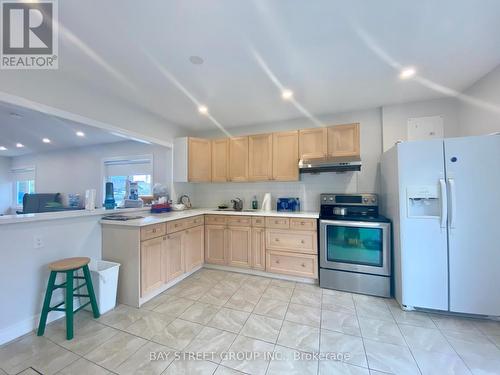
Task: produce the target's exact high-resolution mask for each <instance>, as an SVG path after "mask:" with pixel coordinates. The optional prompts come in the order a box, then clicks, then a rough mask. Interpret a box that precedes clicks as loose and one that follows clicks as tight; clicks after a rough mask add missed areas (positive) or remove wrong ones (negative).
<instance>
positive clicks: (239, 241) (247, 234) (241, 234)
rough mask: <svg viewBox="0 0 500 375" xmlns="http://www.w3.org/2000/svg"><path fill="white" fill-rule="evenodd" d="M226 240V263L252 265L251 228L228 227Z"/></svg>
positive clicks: (243, 265)
mask: <svg viewBox="0 0 500 375" xmlns="http://www.w3.org/2000/svg"><path fill="white" fill-rule="evenodd" d="M226 235H227V240H226V249H227V251H226V253H227V265H228V266H235V267H245V268H249V267H251V266H252V228H251V227H228V228H227V232H226Z"/></svg>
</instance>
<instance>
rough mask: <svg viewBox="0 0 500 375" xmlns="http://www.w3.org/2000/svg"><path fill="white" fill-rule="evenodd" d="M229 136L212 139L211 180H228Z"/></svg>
mask: <svg viewBox="0 0 500 375" xmlns="http://www.w3.org/2000/svg"><path fill="white" fill-rule="evenodd" d="M228 165H229V138H222V139H214V140H213V141H212V181H214V182H224V181H227V180H228Z"/></svg>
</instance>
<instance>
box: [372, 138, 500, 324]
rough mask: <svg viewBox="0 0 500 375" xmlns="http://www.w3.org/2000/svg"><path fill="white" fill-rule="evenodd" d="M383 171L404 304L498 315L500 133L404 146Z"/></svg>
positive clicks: (387, 157)
mask: <svg viewBox="0 0 500 375" xmlns="http://www.w3.org/2000/svg"><path fill="white" fill-rule="evenodd" d="M381 174H382V193H383V194H382V198H383V199H382V200H381V201H382V202H383V208H382V211H383V214H385V215H386V216H387V217H389V218H390V219H392V220H393V237H394V238H393V240H394V241H393V246H394V249H393V250H394V256H393V259H394V264H393V267H394V290H395V297H396V299H397V300H398V302H399V303H400V304H401V305H403V306H404V307H407V308H410V309H411V308H426V309H435V310H443V311H452V312H457V313H466V314H480V315H488V316H500V292H499V288H500V219H499V218H500V216H499V215H500V135H489V136H479V137H463V138H448V139H436V140H428V141H414V142H404V143H399V144H396V145H395V146H394V147H392V148H391V149H390V150H388V151H387V152H385V153H384V154H383V156H382V165H381Z"/></svg>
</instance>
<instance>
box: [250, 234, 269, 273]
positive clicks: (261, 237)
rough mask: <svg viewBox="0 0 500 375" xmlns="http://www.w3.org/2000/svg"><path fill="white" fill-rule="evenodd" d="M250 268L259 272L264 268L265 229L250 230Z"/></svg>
mask: <svg viewBox="0 0 500 375" xmlns="http://www.w3.org/2000/svg"><path fill="white" fill-rule="evenodd" d="M252 268H255V269H259V270H265V268H266V230H265V228H252Z"/></svg>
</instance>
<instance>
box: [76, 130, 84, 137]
mask: <svg viewBox="0 0 500 375" xmlns="http://www.w3.org/2000/svg"><path fill="white" fill-rule="evenodd" d="M76 135H77V136H78V137H85V133H84V132H81V131H77V132H76Z"/></svg>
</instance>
